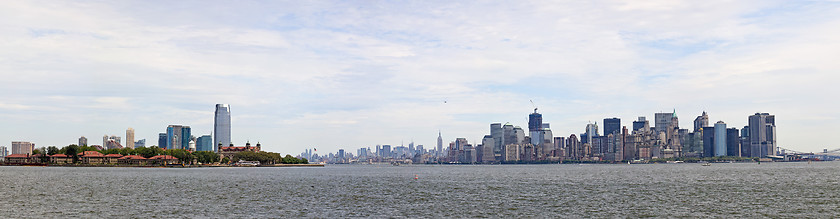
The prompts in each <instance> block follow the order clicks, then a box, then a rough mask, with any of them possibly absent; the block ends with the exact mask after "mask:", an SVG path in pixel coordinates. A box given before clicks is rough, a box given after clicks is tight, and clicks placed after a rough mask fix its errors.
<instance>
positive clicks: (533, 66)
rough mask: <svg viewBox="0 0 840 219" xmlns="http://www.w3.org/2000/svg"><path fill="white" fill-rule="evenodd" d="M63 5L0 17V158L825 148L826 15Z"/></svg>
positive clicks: (367, 5)
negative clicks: (749, 133)
mask: <svg viewBox="0 0 840 219" xmlns="http://www.w3.org/2000/svg"><path fill="white" fill-rule="evenodd" d="M223 3H224V2H216V1H177V2H169V1H137V2H128V1H126V2H69V1H67V2H64V1H58V2H57V1H25V2H24V1H14V2H4V3H3V4H2V5H3V7H0V48H2V49H0V78H2V82H3V86H0V93H2V95H0V112H2V113H0V133H3V134H2V135H0V145H4V146H9V143H10V142H12V141H30V142H34V143H35V144H37V145H38V146H39V147H41V146H48V145H56V146H65V145H68V144H74V143H76V142H77V139H78V138H79V137H80V136H87V137H88V138H90V139H91V141H93V142H97V141H98V140H97V139H98V137H101V136H103V135H106V134H107V135H124V134H125V130H126V128H128V127H132V128H134V129H135V130H136V136H135V139H146V142H147V143H146V144H147V145H148V146H151V145H155V143H156V142H157V136H158V133H161V132H165V131H166V127H167V125H170V124H183V125H189V126H191V127H192V133H193V135H195V136H200V135H207V134H211V131H212V130H213V116H214V106H215V104H217V103H224V104H230V111H231V117H232V118H231V123H232V125H231V126H232V127H231V129H232V131H231V138H232V141H233V142H234V144H236V145H244V144H245V142H246V141H249V140H250V141H251V142H261V143H262V145H263V150H266V151H277V152H282V153H291V154H297V153H299V152H301V151H303V150H304V149H306V148H318V151H324V152H334V151H336V150H338V149H339V148H344V149H348V150H355V149H357V148H360V147H373V146H375V145H377V144H389V145H400V144H401V143H403V142H404V143H405V144H406V145H407V144H408V143H409V142H411V141H414V142H415V144H420V145H426V146H427V148H428V147H431V146H433V145H435V141H436V138H437V137H438V131H439V130H440V131H441V132H442V135H443V138H444V139H445V142H447V143H448V142H449V141H452V140H454V139H455V138H458V137H463V138H467V139H468V140H470V141H471V142H476V141H480V139H481V137H482V136H484V135H486V134H488V132H489V124H490V123H497V122H498V123H505V122H510V123H511V124H514V125H518V126H527V120H528V114H529V113H531V112H532V111H533V108H534V106H532V104H531V102H529V100H533V101H534V103H535V105H536V106H537V107H538V108H539V112H540V113H542V115H543V121H545V122H547V123H551V129H552V130H553V132H554V134H555V135H556V136H568V135H569V134H577V133H582V132H584V128H585V127H586V124H587V122H589V121H592V122H597V121H601V120H602V119H604V118H611V117H619V118H622V125H623V126H631V124H630V123H631V122H632V121H633V120H635V119H636V117H638V116H646V117H648V118H652V117H653V114H654V113H657V112H672V111H674V110H675V111H676V113H677V115H678V116H679V117H680V118H681V119H683V120H682V121H681V123H680V125H681V127H683V128H690V126H691V120H693V119H694V117H696V116H698V115H700V114H701V113H702V112H703V111H706V112H708V113H709V117H710V119H711V121H712V123H714V122H716V121H719V120H720V121H724V122H726V123H727V124H729V125H730V126H731V127H742V126H744V125H747V116H749V115H752V114H754V113H756V112H769V113H772V114H774V115H775V116H776V117H777V120H776V126H777V129H778V130H777V132H778V133H779V134H778V143H779V146H780V147H783V148H789V149H795V150H800V151H819V150H822V149H823V148H829V149H833V148H838V147H840V146H838V145H830V144H831V143H830V141H826V140H823V139H824V138H822V137H817V136H831V131H832V130H833V126H834V124H836V123H838V122H840V121H838V113H837V111H836V109H837V108H838V107H840V102H838V101H834V99H835V98H834V95H833V94H835V93H838V91H840V90H838V88H837V86H835V84H836V83H837V82H840V74H837V72H838V70H840V63H838V62H837V60H840V53H838V52H837V51H840V43H838V41H837V40H836V39H840V29H838V28H837V27H840V19H838V18H840V2H836V1H835V2H831V1H794V2H792V1H735V2H728V1H702V2H701V1H682V2H680V1H665V2H648V1H644V2H629V3H628V2H599V3H586V2H583V3H582V2H575V4H567V3H563V2H541V1H536V2H525V1H515V2H470V3H465V2H455V3H452V2H447V1H437V2H367V1H358V2H353V1H351V2H297V1H290V2H242V3H239V4H236V5H233V4H223Z"/></svg>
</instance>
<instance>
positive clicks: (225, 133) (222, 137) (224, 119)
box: [213, 104, 233, 151]
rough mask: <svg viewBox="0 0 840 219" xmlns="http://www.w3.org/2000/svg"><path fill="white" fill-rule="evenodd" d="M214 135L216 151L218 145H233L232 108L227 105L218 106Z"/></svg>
mask: <svg viewBox="0 0 840 219" xmlns="http://www.w3.org/2000/svg"><path fill="white" fill-rule="evenodd" d="M214 121H215V122H214V125H213V134H214V135H215V136H216V139H215V140H214V141H213V147H214V150H215V151H218V150H219V148H218V145H219V144H221V145H222V146H228V145H230V144H233V143H232V141H231V139H230V106H229V105H227V104H216V116H215V119H214Z"/></svg>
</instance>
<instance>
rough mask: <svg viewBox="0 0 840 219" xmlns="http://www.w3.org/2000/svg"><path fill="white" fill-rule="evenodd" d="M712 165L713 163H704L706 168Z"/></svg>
mask: <svg viewBox="0 0 840 219" xmlns="http://www.w3.org/2000/svg"><path fill="white" fill-rule="evenodd" d="M711 165H712V163H703V166H704V167H708V166H711Z"/></svg>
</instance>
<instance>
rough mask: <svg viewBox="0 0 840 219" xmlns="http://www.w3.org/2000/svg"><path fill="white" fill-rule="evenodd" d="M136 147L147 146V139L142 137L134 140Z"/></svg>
mask: <svg viewBox="0 0 840 219" xmlns="http://www.w3.org/2000/svg"><path fill="white" fill-rule="evenodd" d="M134 147H135V148H139V147H146V139H140V140H137V141H135V142H134Z"/></svg>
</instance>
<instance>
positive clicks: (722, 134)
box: [714, 121, 727, 157]
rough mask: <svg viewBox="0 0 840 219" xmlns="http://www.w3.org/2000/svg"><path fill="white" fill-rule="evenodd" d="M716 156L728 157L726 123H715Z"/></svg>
mask: <svg viewBox="0 0 840 219" xmlns="http://www.w3.org/2000/svg"><path fill="white" fill-rule="evenodd" d="M714 141H715V149H714V152H715V156H716V157H720V156H726V154H727V153H726V152H727V150H726V149H727V148H726V143H727V141H726V123H724V122H723V121H718V122H717V123H715V140H714Z"/></svg>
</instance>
